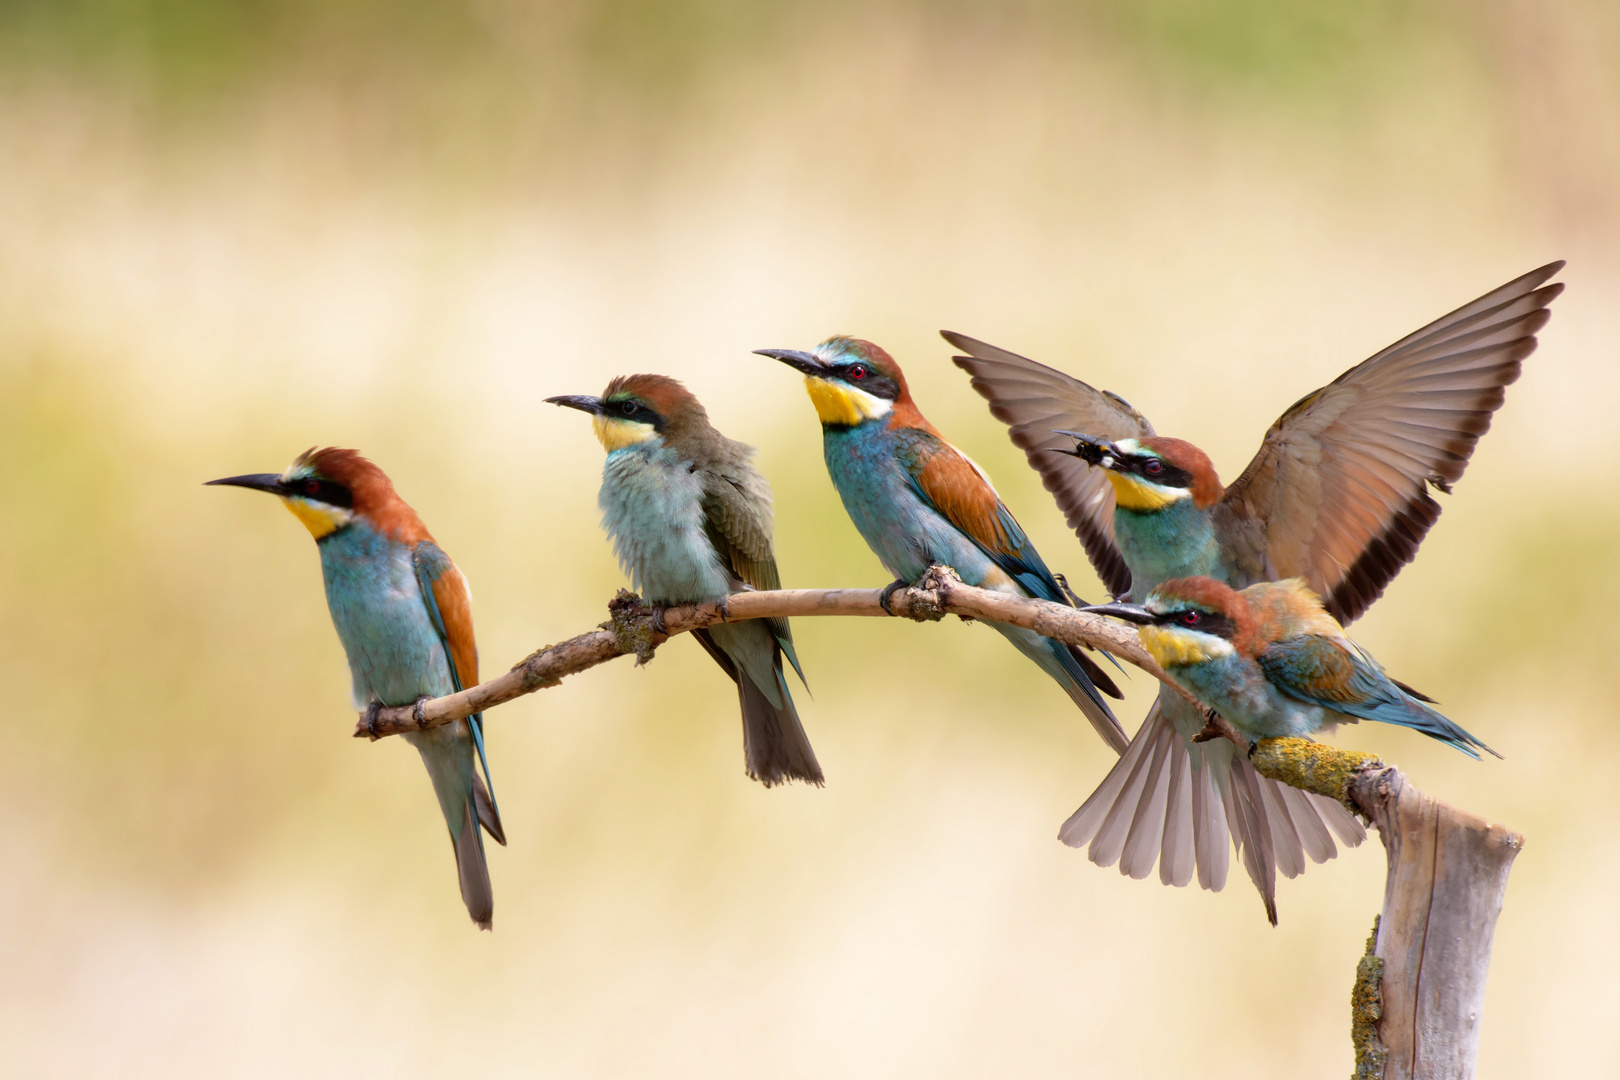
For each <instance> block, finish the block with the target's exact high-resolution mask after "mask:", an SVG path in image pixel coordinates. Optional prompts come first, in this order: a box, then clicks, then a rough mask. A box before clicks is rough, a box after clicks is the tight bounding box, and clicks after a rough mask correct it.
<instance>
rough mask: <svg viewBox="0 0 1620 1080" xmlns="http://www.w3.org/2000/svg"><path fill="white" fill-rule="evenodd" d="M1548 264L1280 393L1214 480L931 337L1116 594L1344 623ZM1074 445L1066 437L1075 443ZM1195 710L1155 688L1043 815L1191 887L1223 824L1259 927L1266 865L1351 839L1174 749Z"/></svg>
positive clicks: (1288, 868) (1537, 304) (1014, 365)
mask: <svg viewBox="0 0 1620 1080" xmlns="http://www.w3.org/2000/svg"><path fill="white" fill-rule="evenodd" d="M1563 265H1564V264H1563V263H1562V262H1556V263H1551V264H1549V265H1547V266H1544V267H1542V268H1540V269H1539V270H1535V271H1533V272H1531V273H1529V274H1526V275H1524V276H1523V277H1520V278H1518V279H1516V280H1514V281H1510V282H1508V283H1507V284H1506V285H1503V286H1502V287H1500V288H1498V289H1494V290H1492V291H1491V292H1489V293H1486V294H1485V295H1484V296H1482V297H1480V298H1479V299H1478V300H1475V301H1474V302H1472V303H1470V304H1466V305H1464V306H1463V307H1461V308H1458V309H1457V310H1456V311H1453V312H1452V313H1451V314H1449V315H1446V316H1445V317H1444V318H1441V319H1439V320H1437V321H1435V322H1433V323H1430V324H1429V325H1428V326H1426V327H1424V328H1423V329H1421V330H1419V331H1417V332H1416V333H1414V334H1411V335H1409V336H1407V337H1405V338H1402V339H1401V340H1400V341H1397V342H1396V343H1395V344H1393V345H1391V346H1390V347H1389V348H1387V349H1384V350H1383V351H1382V352H1379V353H1377V354H1376V355H1374V356H1372V357H1371V358H1370V359H1368V360H1366V361H1364V362H1363V363H1361V364H1358V365H1357V366H1355V367H1353V368H1351V369H1350V370H1349V371H1347V372H1345V373H1344V374H1343V375H1341V376H1339V377H1338V378H1337V379H1335V380H1334V381H1333V382H1332V383H1330V384H1328V385H1327V386H1325V387H1322V388H1321V389H1320V390H1316V391H1313V392H1312V393H1310V394H1307V395H1306V396H1305V397H1304V398H1302V399H1300V401H1298V402H1297V403H1296V404H1295V405H1294V406H1293V407H1292V408H1290V409H1289V410H1288V411H1287V412H1285V413H1284V414H1283V415H1282V417H1281V418H1279V419H1278V420H1277V422H1276V423H1275V424H1273V425H1272V426H1271V430H1270V431H1268V432H1267V433H1266V436H1265V439H1264V441H1263V442H1262V444H1261V447H1260V452H1259V453H1258V454H1257V455H1256V456H1255V458H1254V460H1253V461H1251V462H1250V463H1249V467H1248V468H1247V469H1245V470H1244V472H1243V474H1242V475H1241V476H1240V477H1239V478H1238V479H1237V481H1236V482H1234V483H1233V484H1232V486H1231V487H1229V488H1223V487H1222V486H1221V482H1220V480H1219V478H1218V477H1217V476H1216V474H1215V469H1214V466H1213V465H1212V464H1211V463H1210V460H1209V458H1208V457H1207V456H1206V455H1205V454H1204V453H1203V452H1202V451H1201V450H1199V449H1198V448H1197V447H1195V446H1193V445H1192V444H1190V443H1187V442H1183V441H1181V440H1180V439H1170V438H1165V437H1162V436H1159V435H1157V434H1155V432H1154V430H1153V426H1152V425H1151V424H1149V423H1148V421H1147V420H1146V419H1145V418H1144V417H1143V416H1142V415H1141V414H1140V413H1138V412H1137V411H1136V410H1135V409H1133V408H1132V407H1131V406H1130V405H1129V404H1128V403H1127V402H1126V401H1125V400H1124V399H1123V398H1121V397H1119V396H1118V395H1115V394H1112V393H1108V392H1106V391H1098V390H1096V389H1094V388H1092V387H1091V386H1088V385H1087V384H1085V383H1083V382H1081V381H1079V380H1078V379H1074V378H1071V377H1070V376H1068V375H1065V374H1063V373H1062V372H1060V371H1056V370H1053V369H1052V368H1049V367H1046V366H1045V365H1042V364H1038V363H1036V362H1035V361H1033V360H1029V359H1027V358H1025V357H1022V356H1019V355H1017V354H1016V353H1011V352H1007V351H1006V350H1004V349H998V348H996V347H995V346H993V345H987V344H985V343H984V342H981V341H975V340H974V339H972V338H969V337H964V336H962V335H960V334H953V333H949V332H946V333H944V337H945V339H946V340H947V341H949V342H950V343H951V344H952V345H954V346H955V347H957V348H958V349H960V350H962V351H963V352H964V353H967V354H969V355H966V356H958V357H956V358H955V361H956V364H957V365H958V366H959V367H961V368H962V369H963V370H965V371H966V372H968V374H969V375H971V376H972V378H973V387H974V389H975V390H977V391H978V392H979V393H980V394H981V395H983V396H984V397H985V398H986V399H987V400H988V401H989V402H990V411H991V412H992V413H993V414H994V415H995V416H996V417H997V418H998V419H1000V420H1002V421H1003V422H1005V423H1006V424H1007V425H1008V426H1009V428H1010V433H1011V435H1012V439H1013V442H1014V443H1015V444H1016V445H1018V446H1019V447H1022V448H1023V450H1024V451H1025V453H1026V454H1027V455H1028V457H1029V462H1030V465H1031V466H1032V467H1034V468H1035V470H1036V471H1037V472H1039V473H1040V474H1041V477H1042V479H1043V480H1044V481H1045V483H1046V488H1047V490H1048V491H1051V492H1052V493H1053V495H1054V496H1055V497H1056V499H1057V502H1058V506H1059V507H1060V508H1061V509H1062V510H1063V513H1064V515H1065V517H1066V518H1067V520H1068V522H1069V525H1070V527H1072V528H1073V529H1074V530H1075V532H1076V533H1077V534H1078V535H1079V537H1080V541H1081V543H1082V544H1083V545H1084V547H1085V549H1086V554H1087V555H1088V556H1090V558H1091V562H1092V565H1093V566H1095V567H1096V569H1097V573H1098V575H1099V576H1100V577H1101V578H1102V581H1103V584H1104V586H1105V587H1106V588H1107V589H1108V590H1109V592H1111V593H1112V594H1113V595H1114V596H1115V597H1116V598H1119V599H1125V600H1137V601H1140V600H1142V599H1145V598H1146V596H1147V595H1148V593H1149V592H1151V591H1152V589H1153V588H1154V587H1155V586H1157V585H1159V584H1161V583H1163V582H1164V581H1166V580H1169V579H1172V578H1180V577H1191V576H1197V575H1207V576H1210V577H1213V578H1215V579H1217V580H1219V581H1221V582H1224V583H1225V584H1227V585H1229V586H1231V587H1233V588H1243V587H1245V586H1248V585H1251V584H1254V583H1256V582H1262V581H1275V580H1280V579H1284V578H1290V577H1301V578H1303V579H1304V580H1305V583H1306V584H1307V585H1308V586H1309V587H1310V588H1311V589H1312V590H1313V591H1315V592H1317V593H1319V594H1321V595H1322V596H1324V597H1325V598H1326V600H1325V603H1326V607H1327V611H1328V613H1329V614H1331V615H1332V616H1333V617H1334V618H1336V619H1338V620H1339V621H1340V622H1342V623H1348V622H1350V621H1352V620H1353V619H1355V618H1356V617H1357V616H1359V615H1360V614H1361V613H1362V612H1363V611H1365V610H1366V609H1367V608H1368V607H1369V606H1370V605H1371V604H1372V602H1373V601H1374V600H1376V599H1377V598H1378V596H1379V595H1380V594H1381V593H1382V592H1383V590H1384V587H1385V586H1386V585H1388V584H1389V582H1390V580H1391V579H1392V578H1394V576H1395V575H1396V574H1397V573H1399V572H1400V569H1401V567H1402V566H1404V565H1405V564H1406V563H1408V562H1410V561H1411V560H1412V558H1413V556H1414V555H1415V554H1416V553H1417V548H1418V544H1419V543H1420V542H1421V541H1422V539H1423V537H1424V535H1425V534H1426V533H1427V532H1428V530H1429V528H1430V527H1431V526H1432V525H1434V523H1435V521H1436V520H1438V518H1439V516H1440V504H1439V503H1438V502H1436V501H1435V500H1434V498H1433V496H1432V495H1430V493H1429V488H1431V487H1432V488H1436V489H1438V490H1440V491H1447V492H1449V491H1450V490H1451V485H1452V484H1453V483H1455V482H1456V481H1457V479H1458V478H1459V477H1461V476H1462V474H1463V470H1464V468H1465V467H1466V466H1467V464H1468V459H1469V456H1470V455H1471V454H1472V453H1473V451H1474V445H1475V444H1476V443H1477V442H1478V440H1479V437H1480V436H1481V435H1483V434H1484V433H1485V432H1486V430H1487V429H1489V427H1490V423H1491V415H1492V413H1494V412H1495V411H1496V409H1497V408H1498V407H1499V406H1501V404H1502V401H1503V398H1504V388H1505V387H1506V386H1507V385H1508V384H1510V383H1512V382H1513V381H1514V380H1515V379H1517V378H1518V376H1519V366H1520V363H1521V361H1523V360H1524V358H1525V357H1526V356H1528V355H1530V353H1531V352H1532V351H1534V349H1535V346H1536V337H1535V335H1536V332H1537V331H1538V330H1540V329H1541V327H1542V326H1543V325H1545V324H1546V322H1547V319H1548V317H1549V313H1548V311H1547V310H1546V309H1547V305H1548V304H1550V303H1551V302H1552V301H1553V299H1554V298H1555V297H1556V296H1558V294H1559V293H1560V292H1562V291H1563V285H1561V284H1552V285H1548V284H1545V283H1546V282H1547V281H1548V279H1550V278H1551V277H1552V276H1553V275H1554V274H1556V273H1557V272H1558V271H1559V270H1560V269H1561V268H1562V267H1563ZM1077 444H1078V445H1077ZM1203 726H1204V720H1203V717H1202V716H1201V715H1199V712H1198V710H1196V709H1194V708H1193V707H1192V706H1191V705H1189V704H1188V703H1186V702H1185V701H1183V699H1182V698H1181V697H1180V695H1177V694H1174V693H1172V692H1171V691H1170V690H1169V689H1168V688H1164V689H1163V690H1161V691H1160V694H1159V697H1158V700H1157V702H1156V703H1155V704H1154V706H1153V709H1152V710H1151V711H1150V712H1149V713H1148V716H1147V719H1146V720H1145V721H1144V722H1143V725H1142V728H1141V730H1140V731H1138V732H1137V734H1136V736H1135V738H1134V739H1133V740H1132V742H1131V748H1130V750H1129V751H1128V752H1127V753H1126V754H1125V756H1124V757H1123V758H1122V759H1121V760H1120V762H1119V764H1118V765H1116V766H1115V767H1114V769H1113V771H1112V772H1110V773H1109V775H1108V777H1107V778H1106V779H1105V780H1104V781H1103V783H1102V784H1101V785H1100V786H1099V787H1098V788H1097V790H1096V791H1095V792H1094V793H1093V794H1092V795H1091V797H1090V798H1088V799H1087V800H1086V802H1085V803H1084V804H1083V805H1082V806H1081V807H1080V809H1079V810H1077V811H1075V813H1074V815H1073V816H1071V817H1070V818H1069V820H1068V821H1066V822H1065V823H1064V825H1063V829H1062V831H1061V833H1060V836H1061V837H1062V839H1063V841H1064V842H1065V843H1067V844H1069V845H1070V846H1072V847H1084V846H1087V845H1089V853H1090V856H1091V859H1092V861H1094V862H1096V863H1097V864H1098V865H1101V866H1109V865H1112V864H1113V863H1114V862H1116V861H1117V862H1118V863H1119V867H1120V870H1121V872H1122V873H1127V874H1129V875H1130V876H1132V877H1136V878H1141V877H1146V876H1147V874H1148V873H1149V872H1150V871H1151V870H1152V869H1153V864H1154V862H1155V861H1157V862H1158V864H1159V877H1160V880H1161V881H1163V882H1164V883H1166V884H1169V885H1185V884H1187V883H1188V882H1189V881H1191V880H1192V876H1193V871H1194V868H1195V866H1196V870H1197V874H1198V881H1199V884H1201V885H1202V886H1203V887H1204V888H1206V889H1220V888H1221V887H1223V886H1224V885H1225V883H1226V871H1227V858H1228V845H1227V836H1228V830H1230V835H1231V836H1232V838H1233V839H1234V840H1235V842H1236V843H1237V846H1238V849H1239V851H1240V853H1241V854H1242V856H1243V861H1244V866H1245V869H1247V870H1248V873H1249V876H1250V877H1251V878H1252V879H1253V881H1254V883H1255V886H1256V888H1258V889H1259V890H1260V895H1261V898H1262V899H1263V900H1264V902H1265V905H1266V911H1267V914H1268V916H1269V917H1270V918H1271V920H1272V922H1276V873H1277V871H1278V870H1279V869H1280V870H1282V872H1283V873H1284V874H1285V875H1286V876H1288V877H1293V876H1295V875H1296V874H1298V873H1300V872H1302V871H1303V870H1304V869H1305V859H1304V856H1305V855H1307V854H1308V855H1310V857H1311V858H1312V859H1314V860H1315V861H1317V862H1322V861H1324V860H1326V859H1329V858H1332V857H1333V855H1334V854H1335V853H1336V848H1335V847H1334V845H1333V840H1332V838H1331V837H1330V835H1329V830H1331V831H1332V833H1334V834H1336V835H1337V836H1338V837H1339V839H1340V840H1341V841H1343V842H1345V843H1350V844H1355V843H1359V842H1360V840H1361V839H1362V838H1363V837H1364V836H1365V835H1366V834H1365V833H1364V831H1363V830H1362V829H1361V827H1360V826H1359V825H1358V824H1357V823H1356V822H1355V821H1354V819H1353V818H1351V817H1350V815H1349V813H1348V812H1347V811H1345V809H1344V808H1343V807H1341V806H1339V805H1338V804H1336V803H1334V802H1332V801H1331V800H1327V799H1322V798H1319V797H1317V796H1314V795H1306V794H1304V793H1302V792H1299V791H1297V790H1296V789H1294V788H1291V787H1288V786H1287V785H1284V784H1278V783H1276V782H1275V781H1271V780H1267V779H1265V778H1264V777H1261V776H1260V775H1259V774H1257V773H1256V772H1255V771H1254V769H1253V768H1252V767H1251V766H1250V765H1249V763H1248V761H1247V760H1244V759H1242V758H1241V757H1235V756H1234V754H1233V752H1232V747H1231V745H1230V744H1229V743H1227V742H1226V741H1225V740H1214V741H1210V742H1205V743H1194V742H1193V741H1192V739H1193V737H1194V736H1195V735H1197V734H1198V732H1199V731H1201V730H1202V729H1203Z"/></svg>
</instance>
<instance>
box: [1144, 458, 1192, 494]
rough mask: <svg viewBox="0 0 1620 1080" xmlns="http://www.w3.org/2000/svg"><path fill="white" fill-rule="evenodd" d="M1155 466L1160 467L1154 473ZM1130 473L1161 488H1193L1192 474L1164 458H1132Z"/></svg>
mask: <svg viewBox="0 0 1620 1080" xmlns="http://www.w3.org/2000/svg"><path fill="white" fill-rule="evenodd" d="M1154 466H1157V467H1158V471H1157V472H1154V471H1152V469H1153V467H1154ZM1130 471H1131V472H1133V473H1136V474H1137V475H1138V476H1141V477H1143V478H1144V479H1147V480H1151V481H1152V482H1153V483H1155V484H1158V485H1160V486H1161V487H1177V488H1190V487H1192V482H1193V477H1192V473H1190V472H1188V471H1187V470H1186V469H1182V468H1178V467H1177V466H1175V465H1172V464H1170V463H1169V462H1168V461H1165V460H1164V459H1163V458H1156V457H1147V456H1142V457H1136V458H1132V459H1130Z"/></svg>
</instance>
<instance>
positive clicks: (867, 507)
mask: <svg viewBox="0 0 1620 1080" xmlns="http://www.w3.org/2000/svg"><path fill="white" fill-rule="evenodd" d="M756 351H757V352H758V353H759V355H761V356H769V357H771V358H773V359H776V360H780V361H782V362H783V363H784V364H787V365H788V366H789V367H791V368H793V369H794V370H796V371H798V372H800V373H802V374H803V375H804V378H805V386H806V387H807V388H808V389H809V392H810V400H811V402H812V403H813V404H814V405H815V408H816V415H817V416H819V417H820V418H821V430H822V449H823V451H824V453H825V456H826V459H827V472H828V474H829V475H830V476H831V477H832V482H833V486H834V487H836V488H837V489H838V494H839V496H840V497H841V498H842V499H843V500H844V509H845V510H846V511H848V513H849V516H850V518H851V520H853V521H854V523H855V528H856V529H858V530H859V531H860V534H861V536H862V537H864V538H865V540H866V543H867V545H868V546H869V547H871V549H872V551H873V552H874V553H875V554H876V555H877V557H878V560H879V561H880V562H882V563H883V566H884V568H885V569H886V570H888V572H889V573H891V574H893V575H895V576H896V578H897V579H898V580H897V581H896V582H895V583H894V585H893V586H891V587H890V588H891V589H892V588H894V587H898V586H903V585H907V584H911V583H914V582H916V581H917V580H918V579H919V578H921V577H922V575H923V574H924V573H925V572H926V571H927V570H928V567H929V566H931V565H933V564H935V563H939V564H942V565H945V566H950V567H952V568H953V569H954V570H955V571H956V572H957V574H958V575H960V576H961V578H962V580H963V581H964V582H966V583H967V584H969V585H975V586H978V587H979V588H984V589H996V590H998V591H1001V592H1006V593H1011V594H1013V595H1015V596H1028V597H1036V598H1039V599H1041V600H1050V601H1053V602H1055V603H1059V604H1066V603H1068V600H1067V599H1066V598H1065V596H1064V593H1063V591H1062V589H1060V588H1059V586H1058V583H1057V581H1056V580H1054V579H1053V577H1052V572H1051V571H1050V570H1048V569H1047V568H1046V564H1045V563H1044V562H1042V561H1041V556H1040V553H1039V552H1037V551H1036V550H1035V546H1034V545H1033V544H1031V543H1030V542H1029V538H1028V537H1027V536H1025V535H1024V530H1023V529H1022V528H1020V527H1019V525H1018V522H1017V521H1016V520H1014V519H1013V516H1012V512H1011V511H1009V510H1008V509H1007V507H1006V506H1005V505H1004V504H1003V503H1002V501H1001V497H1000V496H998V495H997V494H996V490H995V488H993V487H992V486H991V485H990V480H989V478H988V477H987V476H985V474H984V470H982V469H980V468H979V467H978V466H977V465H975V464H974V463H973V462H972V461H971V460H970V459H969V458H968V456H967V455H966V454H964V453H962V452H961V451H960V450H958V449H956V448H955V447H954V446H952V445H951V444H950V443H948V442H946V441H945V439H944V437H943V436H942V435H940V433H939V432H938V431H937V430H935V428H934V425H932V424H930V423H929V422H928V421H927V420H926V419H924V418H923V415H922V413H921V412H919V411H918V409H917V406H916V404H915V403H914V402H913V401H912V400H911V392H910V391H909V390H908V389H907V388H906V377H905V376H904V375H903V374H901V371H900V365H899V364H897V363H895V361H894V358H893V357H891V356H890V355H889V354H888V353H886V352H884V351H883V350H882V349H880V348H878V347H877V346H876V345H874V344H872V343H871V342H870V341H861V340H859V339H857V338H848V337H833V338H828V339H827V340H826V341H824V342H822V343H821V344H820V345H818V346H816V348H815V351H814V352H798V351H796V350H793V349H759V350H756ZM990 625H991V626H994V627H995V628H996V629H997V630H998V631H1000V632H1001V634H1002V635H1003V636H1005V637H1006V638H1007V639H1008V640H1009V641H1011V642H1012V643H1013V644H1014V645H1015V646H1017V647H1018V651H1019V652H1021V653H1023V654H1024V655H1025V656H1027V657H1029V658H1030V659H1031V660H1033V661H1035V663H1036V664H1038V665H1040V668H1041V670H1043V671H1045V672H1046V673H1047V674H1048V675H1050V676H1052V678H1054V679H1056V680H1057V682H1058V685H1060V686H1062V687H1063V689H1064V690H1066V691H1067V692H1068V694H1069V696H1070V697H1071V698H1073V699H1074V701H1075V703H1076V704H1078V705H1079V706H1080V709H1081V711H1082V712H1084V713H1085V714H1086V718H1087V719H1089V720H1090V721H1091V724H1092V726H1093V727H1095V728H1096V729H1097V733H1098V734H1099V735H1101V736H1102V737H1103V740H1104V741H1105V742H1107V743H1108V745H1109V746H1111V747H1113V748H1114V751H1115V752H1116V753H1122V752H1123V751H1124V750H1125V747H1126V744H1127V742H1128V740H1127V739H1126V737H1125V732H1124V729H1122V728H1121V727H1120V726H1119V721H1118V720H1116V719H1114V714H1113V713H1112V712H1110V711H1109V708H1108V705H1107V703H1106V702H1104V701H1103V698H1102V694H1101V693H1099V692H1098V687H1099V686H1100V687H1102V688H1103V689H1105V690H1106V691H1107V692H1108V693H1110V694H1112V695H1114V696H1115V697H1118V696H1119V690H1118V689H1117V688H1116V687H1115V686H1114V684H1113V682H1112V680H1110V679H1109V678H1108V676H1106V675H1104V674H1103V673H1102V671H1101V670H1100V669H1099V668H1098V667H1097V665H1096V664H1094V663H1093V662H1092V661H1091V660H1090V659H1089V658H1088V657H1086V656H1085V655H1084V654H1083V653H1081V652H1080V650H1078V649H1075V648H1073V647H1071V646H1069V645H1065V644H1063V643H1062V642H1059V641H1054V640H1052V639H1051V638H1046V637H1042V636H1041V635H1039V634H1037V633H1035V632H1033V631H1031V630H1024V629H1020V628H1019V627H1016V626H1006V625H1004V624H1001V623H991V624H990Z"/></svg>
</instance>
